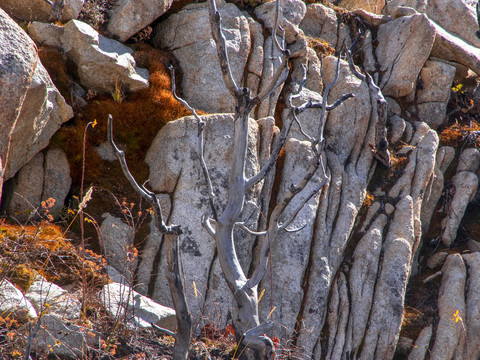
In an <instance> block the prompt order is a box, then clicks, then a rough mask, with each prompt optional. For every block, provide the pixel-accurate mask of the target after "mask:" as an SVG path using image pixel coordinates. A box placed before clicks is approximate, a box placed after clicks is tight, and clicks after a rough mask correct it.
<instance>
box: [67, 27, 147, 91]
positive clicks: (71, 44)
mask: <svg viewBox="0 0 480 360" xmlns="http://www.w3.org/2000/svg"><path fill="white" fill-rule="evenodd" d="M61 41H62V48H63V51H65V53H66V55H67V57H68V59H70V60H71V61H73V62H74V63H75V64H76V65H77V68H78V76H79V78H80V82H81V84H82V85H83V86H85V87H86V88H88V89H92V90H95V91H98V92H107V93H110V92H111V91H113V90H114V89H115V86H117V87H121V88H122V89H124V90H126V91H138V90H141V89H146V88H148V86H149V83H148V79H149V74H148V70H146V69H142V68H138V67H137V66H136V64H135V60H134V59H133V57H132V53H133V50H131V49H130V48H128V47H126V46H125V45H123V44H121V43H119V42H117V41H115V40H111V39H109V38H106V37H104V36H102V35H99V34H98V33H97V32H96V31H95V30H94V29H93V28H92V27H91V26H90V25H88V24H85V23H83V22H81V21H78V20H71V21H69V22H68V23H67V24H66V25H65V28H64V32H63V35H62V38H61Z"/></svg>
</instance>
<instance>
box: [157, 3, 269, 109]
mask: <svg viewBox="0 0 480 360" xmlns="http://www.w3.org/2000/svg"><path fill="white" fill-rule="evenodd" d="M217 6H218V11H219V13H220V15H221V17H222V27H223V29H224V35H225V37H226V40H227V51H228V55H229V60H230V65H231V70H232V75H233V78H234V79H235V81H236V83H237V84H238V85H240V84H242V79H243V76H244V72H245V68H246V67H247V66H248V65H247V63H248V62H247V61H248V58H249V54H250V52H251V51H252V41H251V30H250V23H252V24H253V22H252V20H250V21H249V19H250V17H249V16H248V15H246V14H244V13H242V12H241V11H240V10H239V9H238V8H237V7H236V6H235V5H233V4H226V3H224V2H223V1H219V2H218V5H217ZM252 26H253V25H252ZM155 31H156V35H155V37H154V44H155V45H156V46H157V47H161V48H166V49H168V50H171V51H172V52H173V55H175V57H176V58H177V59H178V61H179V65H180V68H181V69H182V71H183V78H182V84H181V87H182V92H183V96H184V98H185V100H187V101H188V103H189V104H190V105H191V106H193V107H194V108H197V109H201V110H204V111H208V112H211V113H222V112H223V113H225V112H232V111H233V110H234V106H235V99H234V98H233V96H232V95H231V94H230V92H229V91H228V89H227V87H226V85H225V83H224V80H223V77H222V72H221V70H220V63H219V60H218V55H217V48H216V46H215V42H214V41H213V39H212V35H211V27H210V21H209V15H208V7H207V4H206V3H199V4H190V5H187V6H185V7H184V8H183V9H182V10H181V11H179V12H178V13H176V14H172V15H171V16H170V17H169V18H168V19H166V20H165V21H162V22H161V23H160V24H158V25H157V27H156V29H155ZM254 55H256V56H260V55H263V54H259V53H254ZM250 61H251V62H257V63H260V64H261V62H262V59H261V58H258V57H257V58H252V59H251V60H250ZM259 70H260V69H257V70H256V71H255V72H258V71H259ZM257 76H258V74H257ZM254 91H256V89H254Z"/></svg>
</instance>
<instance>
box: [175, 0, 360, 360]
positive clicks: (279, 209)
mask: <svg viewBox="0 0 480 360" xmlns="http://www.w3.org/2000/svg"><path fill="white" fill-rule="evenodd" d="M208 5H209V15H210V24H211V28H212V35H213V38H214V40H215V42H216V47H217V53H218V57H219V61H220V67H221V71H222V75H223V79H224V82H225V84H226V86H227V88H228V90H229V91H230V93H231V94H232V96H233V97H234V98H235V101H236V107H235V114H234V142H233V160H232V163H231V172H230V174H229V175H230V176H229V186H228V193H227V203H226V206H225V207H224V208H223V209H220V207H219V206H218V204H217V199H216V195H215V193H214V191H213V188H212V186H211V180H210V176H209V172H208V168H207V166H206V164H205V161H204V158H203V126H202V124H203V122H202V120H201V118H200V117H199V116H198V115H197V114H196V113H195V112H194V111H192V112H193V114H194V115H195V117H196V119H197V121H198V125H199V137H200V141H199V144H200V145H199V158H200V161H201V165H202V169H203V172H204V175H205V178H206V182H207V186H208V193H209V200H210V201H209V202H210V213H209V214H208V215H205V216H204V217H203V225H204V226H205V228H206V229H207V231H208V233H209V234H210V235H211V236H212V237H213V238H214V239H215V243H216V246H217V252H218V258H219V261H220V265H221V268H222V271H223V274H224V276H225V279H226V281H227V284H228V286H229V288H230V290H231V292H232V294H233V297H234V304H233V320H232V321H233V328H234V331H235V335H236V338H237V342H238V344H239V352H240V353H242V352H243V350H244V349H245V348H250V349H252V350H253V351H254V353H255V358H256V359H271V358H273V357H274V356H275V351H274V346H273V343H272V341H271V339H270V338H269V337H267V336H266V335H265V334H266V333H267V332H268V330H270V329H271V328H272V326H273V323H272V322H271V321H268V320H267V321H266V322H264V323H260V318H259V312H258V294H257V285H258V284H259V282H260V281H261V279H262V278H263V276H264V274H265V271H266V267H267V262H268V256H269V250H270V246H271V245H272V243H273V241H274V240H275V237H276V235H277V234H278V232H279V231H299V230H301V229H287V228H288V227H289V225H290V224H291V223H292V221H293V220H294V219H295V217H296V215H297V214H298V212H299V211H300V210H301V209H302V208H303V206H304V205H305V203H306V202H307V201H308V200H309V199H310V198H311V197H312V196H314V195H315V194H317V193H318V192H319V191H320V190H321V188H322V187H323V186H324V185H325V183H326V182H327V180H328V179H327V176H326V172H325V169H324V165H323V160H322V153H323V147H324V138H323V130H324V126H325V115H326V112H327V111H329V110H332V109H334V108H335V107H337V106H339V105H340V104H342V103H343V102H344V101H345V100H346V99H348V98H350V97H352V96H353V95H352V94H347V95H343V96H342V97H341V98H340V99H338V100H337V101H335V103H334V104H332V105H327V102H326V99H327V98H328V94H329V91H330V89H331V88H332V87H333V85H334V84H335V82H336V81H337V79H338V73H339V69H340V61H338V65H337V71H336V76H335V79H334V80H333V82H332V83H330V84H328V85H327V86H326V87H325V90H324V94H323V99H324V100H323V101H322V102H313V101H307V102H306V103H304V104H302V105H301V106H294V105H293V104H292V101H293V100H294V99H295V98H297V97H298V96H299V95H298V94H299V93H300V92H301V90H302V88H303V85H304V84H305V81H306V70H305V69H304V74H305V76H304V79H303V81H302V82H301V84H300V86H299V88H298V91H297V92H296V93H295V94H290V95H289V96H288V99H287V106H288V108H289V116H288V119H287V121H285V122H284V125H283V127H282V129H281V131H280V133H279V135H278V136H277V137H276V140H275V142H274V144H273V147H272V151H271V154H270V157H269V159H268V160H267V161H266V162H265V164H264V166H263V167H262V168H261V169H260V171H259V172H258V173H257V174H256V175H254V176H253V177H251V178H247V177H246V174H245V168H246V160H247V144H248V130H249V115H250V113H251V111H252V110H253V109H254V108H255V107H256V106H257V105H258V104H260V102H261V101H262V100H264V99H265V98H267V97H268V96H269V95H270V94H271V93H272V91H274V90H275V89H276V88H277V87H278V86H279V85H281V84H283V83H284V82H285V81H286V79H287V75H288V71H289V70H288V66H287V65H288V61H289V58H290V51H289V50H288V48H287V46H286V44H285V41H284V40H283V37H284V36H282V29H281V28H280V27H279V25H278V24H279V13H280V11H279V10H280V3H279V1H278V0H277V2H276V15H275V26H274V29H275V30H274V34H273V38H274V43H275V46H276V47H277V48H278V49H279V50H280V53H281V54H282V55H281V59H280V66H279V67H278V68H277V70H276V72H275V74H274V75H273V77H272V78H271V79H270V82H269V86H267V87H265V89H264V90H262V91H261V92H260V93H258V94H257V95H256V96H254V97H252V96H251V90H250V89H249V88H247V87H240V86H238V85H237V84H236V82H235V79H234V78H233V76H232V71H231V68H230V63H229V58H228V54H227V46H226V39H225V36H224V34H223V30H222V25H221V17H220V14H219V12H218V10H217V7H216V4H215V1H214V0H209V2H208ZM277 31H280V36H278V35H277V34H276V32H277ZM172 80H173V81H172V86H173V91H174V93H175V88H174V84H175V80H174V79H172ZM175 96H176V95H175ZM179 100H180V101H182V102H183V103H184V104H185V105H186V106H187V107H189V106H188V104H187V103H186V102H184V101H183V100H181V99H179ZM189 108H190V107H189ZM308 108H320V109H322V111H321V121H320V124H319V127H318V131H317V134H316V135H315V136H314V137H310V136H308V135H306V134H305V136H306V138H307V140H309V141H310V143H311V149H312V153H313V154H314V156H313V160H312V162H311V165H310V167H309V169H308V170H307V172H306V173H305V174H304V177H303V179H302V180H301V181H299V182H298V183H297V184H292V185H291V186H290V188H289V190H288V191H287V193H286V194H285V195H284V197H283V198H282V199H279V201H278V203H277V205H276V206H275V208H274V209H273V211H272V212H271V214H270V216H269V221H268V226H267V229H265V230H264V231H260V232H258V231H257V232H255V231H252V230H250V229H248V228H247V227H246V225H245V222H243V221H241V218H240V217H241V213H242V210H243V207H244V202H245V196H246V193H247V191H248V190H249V189H251V188H252V187H253V186H255V185H256V184H258V183H259V182H260V181H262V180H263V179H264V178H265V177H266V176H267V175H268V173H269V172H270V171H271V169H272V168H273V167H274V166H275V164H276V162H277V159H278V157H279V154H280V151H281V149H282V147H283V146H284V144H285V141H286V140H287V137H288V133H289V131H290V128H291V126H292V125H293V124H294V123H296V124H298V125H299V126H300V128H301V124H300V122H299V120H298V118H297V115H298V114H300V113H301V112H303V111H305V110H306V109H308ZM190 109H191V108H190ZM191 110H193V109H191ZM302 132H303V131H302ZM318 173H319V175H318V177H319V178H320V180H319V182H318V184H317V186H315V188H314V189H313V190H312V191H311V192H310V193H309V194H307V196H305V197H304V198H302V200H301V201H300V205H299V206H298V207H297V208H296V209H294V210H293V212H292V213H291V214H286V212H285V209H286V208H287V206H288V205H289V204H290V202H291V201H292V199H293V198H294V197H295V196H296V195H297V194H299V193H300V192H301V191H302V190H303V189H304V188H305V187H306V186H307V184H309V183H310V182H311V180H312V178H313V177H314V175H315V174H318ZM237 227H239V228H241V229H243V230H245V231H247V232H248V233H250V234H253V235H257V236H263V240H264V241H263V243H262V249H261V252H260V254H261V255H260V259H259V262H258V264H257V266H256V268H255V270H254V271H253V273H252V276H251V277H250V278H247V276H246V275H245V273H244V271H243V270H242V268H241V266H240V262H239V259H238V257H237V254H236V251H235V243H234V237H233V233H234V230H235V228H237ZM267 238H268V239H269V241H267V240H266V239H267Z"/></svg>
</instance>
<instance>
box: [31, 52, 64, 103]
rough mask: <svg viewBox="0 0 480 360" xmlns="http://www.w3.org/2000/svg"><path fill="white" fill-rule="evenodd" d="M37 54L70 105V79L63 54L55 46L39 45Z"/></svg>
mask: <svg viewBox="0 0 480 360" xmlns="http://www.w3.org/2000/svg"><path fill="white" fill-rule="evenodd" d="M38 56H39V57H40V60H41V61H42V64H43V66H44V67H45V69H46V70H47V71H48V74H49V75H50V78H51V79H52V81H53V83H54V84H55V86H56V87H57V89H58V91H60V93H61V94H62V96H63V97H64V98H65V100H66V101H67V103H68V104H70V105H71V95H70V87H71V86H72V80H71V79H70V76H69V75H68V70H67V65H66V58H65V55H64V54H62V53H61V52H60V51H59V50H58V49H57V48H55V47H52V46H40V47H39V48H38Z"/></svg>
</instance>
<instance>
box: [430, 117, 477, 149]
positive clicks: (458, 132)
mask: <svg viewBox="0 0 480 360" xmlns="http://www.w3.org/2000/svg"><path fill="white" fill-rule="evenodd" d="M479 130H480V125H479V124H478V123H477V122H475V121H470V122H469V123H468V124H459V123H454V124H452V125H450V126H447V127H445V128H444V129H443V130H441V131H440V133H439V137H440V144H441V145H448V146H453V147H458V146H463V145H464V143H465V141H466V140H467V137H468V136H469V135H470V134H471V133H472V131H479ZM475 143H478V140H477V141H476V142H475Z"/></svg>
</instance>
